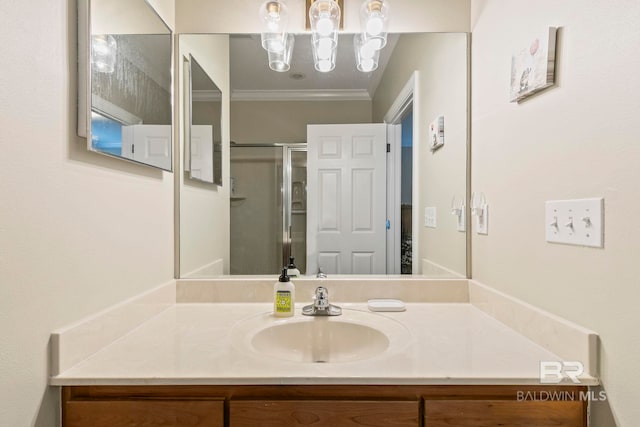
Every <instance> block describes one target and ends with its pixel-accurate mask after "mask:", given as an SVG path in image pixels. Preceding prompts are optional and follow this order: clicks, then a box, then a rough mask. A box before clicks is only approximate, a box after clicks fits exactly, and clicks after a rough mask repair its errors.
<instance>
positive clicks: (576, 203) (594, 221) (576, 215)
mask: <svg viewBox="0 0 640 427" xmlns="http://www.w3.org/2000/svg"><path fill="white" fill-rule="evenodd" d="M545 237H546V240H547V242H552V243H564V244H568V245H578V246H590V247H594V248H602V247H604V199H602V198H593V199H576V200H550V201H547V202H546V203H545Z"/></svg>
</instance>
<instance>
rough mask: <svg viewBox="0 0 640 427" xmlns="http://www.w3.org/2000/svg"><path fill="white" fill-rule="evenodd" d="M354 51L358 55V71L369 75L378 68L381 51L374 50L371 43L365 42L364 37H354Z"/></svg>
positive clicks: (357, 35) (358, 35) (360, 35)
mask: <svg viewBox="0 0 640 427" xmlns="http://www.w3.org/2000/svg"><path fill="white" fill-rule="evenodd" d="M353 49H354V51H355V53H356V68H357V69H358V71H362V72H363V73H368V72H371V71H373V70H375V69H376V68H378V60H379V59H380V51H379V50H378V49H374V48H373V47H372V45H371V43H367V42H365V41H364V35H362V34H356V35H354V36H353Z"/></svg>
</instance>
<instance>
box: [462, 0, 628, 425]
mask: <svg viewBox="0 0 640 427" xmlns="http://www.w3.org/2000/svg"><path fill="white" fill-rule="evenodd" d="M524 11H526V13H524ZM473 16H474V22H473V47H472V57H473V63H472V70H473V71H472V82H473V85H472V86H473V89H472V90H473V94H472V99H473V104H472V112H473V113H472V114H473V122H472V129H473V135H472V146H473V149H472V163H473V168H472V169H473V171H472V180H473V181H472V187H473V189H474V190H475V191H482V192H484V193H485V195H486V197H487V200H488V203H489V207H490V212H489V214H490V215H489V235H488V236H477V235H474V238H473V258H472V259H473V276H474V278H475V279H477V280H479V281H481V282H483V283H486V284H488V285H490V286H494V287H496V288H498V289H500V290H503V291H505V292H507V293H509V294H511V295H513V296H515V297H518V298H522V299H524V300H525V301H527V302H529V303H532V304H534V305H536V306H538V307H542V308H544V309H547V310H549V311H551V312H553V313H555V314H558V315H560V316H562V317H565V318H567V319H569V320H572V321H575V322H577V323H579V324H581V325H584V326H586V327H589V328H591V329H593V330H595V331H596V332H597V333H599V334H600V337H601V345H602V349H601V357H602V365H601V374H602V381H603V383H604V388H605V390H606V392H607V393H608V397H609V401H608V403H609V405H610V408H607V405H606V404H601V405H595V410H594V420H593V423H592V425H594V426H598V427H608V426H613V425H615V424H614V419H615V422H617V424H618V425H620V426H632V425H637V424H638V420H640V406H639V405H638V401H639V400H640V392H639V391H638V390H639V388H638V387H637V385H638V383H640V369H639V368H638V361H639V360H640V359H639V355H640V333H638V326H639V325H640V310H638V301H639V300H640V276H639V275H638V268H637V264H638V259H639V258H638V257H639V256H640V222H638V218H639V217H640V193H639V192H638V183H639V182H640V166H639V165H640V144H638V136H639V135H640V121H639V120H638V117H640V79H639V78H638V75H639V74H640V56H638V52H639V48H640V2H638V1H637V0H630V1H624V0H616V1H611V2H601V1H592V0H589V1H580V0H568V1H563V2H557V1H552V0H541V1H538V2H535V4H534V3H532V2H530V1H524V0H487V1H474V2H473ZM548 26H560V27H562V29H561V30H560V33H559V40H558V48H559V49H558V58H557V82H558V84H557V85H556V87H554V88H551V89H549V90H547V91H546V92H543V93H541V94H539V95H537V96H535V97H533V98H531V99H529V100H527V101H525V102H523V103H521V104H520V105H518V104H512V103H509V102H508V94H509V78H510V66H511V64H510V63H511V54H512V52H514V50H516V49H518V48H520V47H522V44H521V43H522V42H523V41H527V40H529V39H530V38H531V37H532V36H533V35H536V34H539V33H540V32H541V31H544V30H545V29H546V28H547V27H548ZM519 42H520V43H519ZM525 46H526V45H525ZM584 197H604V198H605V247H604V249H591V248H581V247H576V246H565V245H557V244H549V243H546V242H545V238H544V229H545V220H544V202H545V200H555V199H571V198H584ZM609 409H610V410H611V411H612V413H613V415H612V414H610V413H608V412H609Z"/></svg>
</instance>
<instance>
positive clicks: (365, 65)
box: [360, 59, 375, 72]
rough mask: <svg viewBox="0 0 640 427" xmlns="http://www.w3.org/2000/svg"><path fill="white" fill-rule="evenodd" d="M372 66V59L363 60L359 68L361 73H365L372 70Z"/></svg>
mask: <svg viewBox="0 0 640 427" xmlns="http://www.w3.org/2000/svg"><path fill="white" fill-rule="evenodd" d="M374 64H375V62H373V59H363V60H362V62H361V63H360V67H361V68H362V71H365V72H367V71H371V70H373V66H374Z"/></svg>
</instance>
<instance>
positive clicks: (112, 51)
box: [91, 34, 118, 74]
mask: <svg viewBox="0 0 640 427" xmlns="http://www.w3.org/2000/svg"><path fill="white" fill-rule="evenodd" d="M117 53H118V45H117V43H116V39H115V38H113V36H111V35H109V34H101V35H97V36H92V37H91V66H92V67H93V69H94V70H96V71H98V72H100V73H109V74H111V73H113V72H114V71H115V69H116V55H117Z"/></svg>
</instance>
